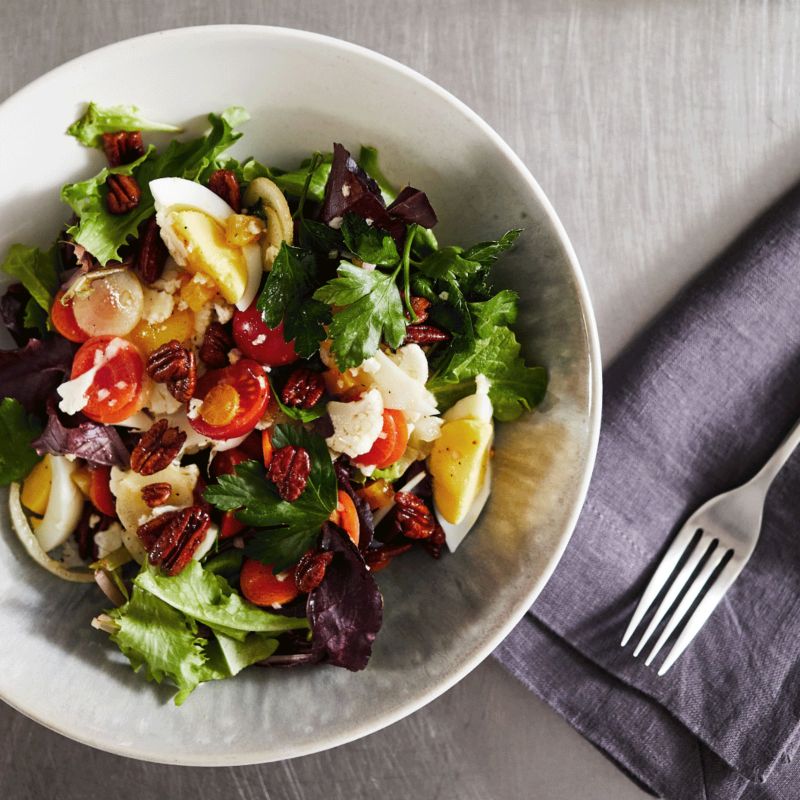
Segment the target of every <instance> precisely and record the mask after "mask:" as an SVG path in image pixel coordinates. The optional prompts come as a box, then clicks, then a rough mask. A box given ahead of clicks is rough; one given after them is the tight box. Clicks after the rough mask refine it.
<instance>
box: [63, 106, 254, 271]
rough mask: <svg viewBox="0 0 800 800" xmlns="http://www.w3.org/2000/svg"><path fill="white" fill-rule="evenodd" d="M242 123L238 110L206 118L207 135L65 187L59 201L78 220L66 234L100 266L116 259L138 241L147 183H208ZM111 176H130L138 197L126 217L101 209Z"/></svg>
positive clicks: (149, 207) (147, 202) (149, 205)
mask: <svg viewBox="0 0 800 800" xmlns="http://www.w3.org/2000/svg"><path fill="white" fill-rule="evenodd" d="M247 119H248V114H247V112H246V111H245V110H244V109H243V108H239V107H237V106H234V107H232V108H229V109H227V110H226V111H223V112H222V114H209V115H208V121H209V122H210V123H211V130H210V131H209V132H208V133H207V134H205V135H204V136H200V137H199V138H197V139H190V140H189V141H185V142H179V141H177V140H176V141H172V142H171V143H170V144H169V146H168V147H167V149H166V150H164V152H163V153H159V152H157V151H156V149H155V148H154V147H152V146H151V147H150V148H149V149H148V150H147V152H146V153H145V154H144V155H143V156H142V157H141V158H139V159H138V160H136V161H134V162H133V163H131V164H124V165H122V166H119V167H113V168H109V167H106V168H105V169H103V170H101V171H100V172H99V173H98V174H97V175H95V176H94V177H93V178H89V179H88V180H85V181H80V182H79V183H71V184H67V185H66V186H64V187H63V188H62V190H61V199H62V200H63V201H64V202H65V203H67V205H69V206H70V208H71V209H72V210H73V211H74V212H75V214H77V216H78V218H79V219H78V222H77V223H76V224H74V225H72V226H71V227H70V228H69V229H68V230H67V233H68V234H70V235H71V236H72V237H73V239H74V240H75V241H76V242H77V243H78V244H80V245H83V247H85V248H86V249H87V250H88V251H89V252H90V253H91V254H92V255H93V256H94V257H95V258H96V259H97V260H98V261H99V262H100V263H101V264H107V263H108V262H109V261H112V260H115V259H119V257H120V249H121V248H122V246H123V245H124V244H125V243H126V242H127V241H128V240H129V239H135V238H136V237H137V235H138V230H139V226H140V225H141V224H142V222H144V221H145V220H146V219H148V218H149V217H151V216H152V215H153V213H154V205H153V196H152V194H151V193H150V186H149V184H150V181H152V180H155V179H156V178H164V177H178V178H187V179H188V180H193V181H197V180H205V179H207V178H208V176H209V175H210V174H211V172H212V171H213V170H214V168H215V167H216V164H217V160H218V158H219V156H220V154H221V153H223V152H224V151H225V150H227V149H228V148H229V147H230V146H231V145H232V144H233V143H234V142H235V141H237V140H238V139H239V138H240V137H241V135H242V134H241V132H239V131H236V130H234V129H235V128H236V127H237V126H238V125H241V124H242V123H243V122H245V121H246V120H247ZM114 173H116V174H122V175H132V176H133V177H134V178H136V181H137V183H138V184H139V188H140V189H141V192H142V194H141V198H140V200H139V205H138V206H136V208H135V209H133V211H130V212H128V213H127V214H121V215H114V214H111V213H110V212H109V211H108V208H107V207H106V203H105V198H106V194H107V190H106V180H107V178H108V176H109V175H111V174H114Z"/></svg>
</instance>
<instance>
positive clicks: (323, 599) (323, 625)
mask: <svg viewBox="0 0 800 800" xmlns="http://www.w3.org/2000/svg"><path fill="white" fill-rule="evenodd" d="M322 549H323V550H326V551H329V552H332V553H333V554H334V556H333V559H332V561H331V563H330V564H329V565H328V569H327V570H326V571H325V577H324V578H323V580H322V583H321V584H320V585H319V586H318V587H317V588H316V589H313V590H312V591H311V593H310V594H309V595H308V606H307V610H308V621H309V623H310V624H311V631H312V633H313V651H312V652H314V653H316V654H319V655H320V657H321V660H324V661H326V662H327V663H329V664H333V665H334V666H336V667H344V668H345V669H349V670H352V671H354V672H355V671H358V670H361V669H364V667H366V666H367V662H368V661H369V657H370V655H371V654H372V643H373V642H374V641H375V637H376V636H377V634H378V631H379V630H380V628H381V623H382V622H383V597H382V595H381V593H380V590H379V589H378V585H377V584H376V583H375V579H374V578H373V577H372V573H371V572H370V571H369V569H368V568H367V565H366V563H365V562H364V559H363V557H362V555H361V553H360V552H359V549H358V548H357V547H356V546H355V545H354V544H353V542H352V541H351V540H350V537H349V536H348V535H347V534H346V533H345V532H344V531H343V530H342V529H341V528H339V527H338V526H337V525H334V524H333V523H330V522H326V523H325V524H324V525H323V526H322Z"/></svg>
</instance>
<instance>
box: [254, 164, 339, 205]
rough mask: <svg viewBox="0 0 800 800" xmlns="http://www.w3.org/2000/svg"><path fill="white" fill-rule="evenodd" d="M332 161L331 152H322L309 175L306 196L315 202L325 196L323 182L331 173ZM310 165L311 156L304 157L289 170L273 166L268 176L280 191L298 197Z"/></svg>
mask: <svg viewBox="0 0 800 800" xmlns="http://www.w3.org/2000/svg"><path fill="white" fill-rule="evenodd" d="M332 161H333V153H324V154H323V155H322V159H321V160H320V162H319V163H318V164H317V166H316V167H315V168H314V172H313V173H312V175H311V180H310V181H309V183H308V193H307V197H308V199H309V200H313V201H314V202H315V203H321V202H322V198H323V197H324V196H325V184H326V183H327V182H328V175H330V173H331V162H332ZM310 166H311V158H306V159H304V160H303V161H302V162H301V163H300V166H299V167H298V168H297V169H295V170H291V171H289V172H284V171H283V170H281V169H277V168H275V167H273V168H272V170H271V175H270V176H269V177H271V178H272V180H273V181H275V183H276V184H277V185H278V187H279V188H280V190H281V191H282V192H285V193H286V194H288V195H291V196H292V197H300V196H301V195H302V194H303V189H304V187H305V185H306V180H307V178H308V170H309V167H310Z"/></svg>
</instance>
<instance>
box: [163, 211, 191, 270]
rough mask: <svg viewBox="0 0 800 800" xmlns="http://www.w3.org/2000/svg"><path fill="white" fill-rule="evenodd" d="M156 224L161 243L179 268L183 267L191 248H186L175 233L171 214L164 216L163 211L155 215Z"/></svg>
mask: <svg viewBox="0 0 800 800" xmlns="http://www.w3.org/2000/svg"><path fill="white" fill-rule="evenodd" d="M156 223H157V225H158V227H159V228H160V230H161V241H162V242H164V244H165V245H166V246H167V250H168V251H169V254H170V255H171V256H172V257H173V258H174V259H175V263H176V264H177V265H178V266H179V267H185V266H186V262H187V260H188V258H187V256H188V255H189V252H190V251H191V248H187V247H186V246H185V245H184V243H183V242H182V241H181V238H180V237H179V236H178V234H177V233H176V232H175V227H174V225H175V219H174V215H173V214H165V213H164V211H163V209H159V210H158V212H157V213H156Z"/></svg>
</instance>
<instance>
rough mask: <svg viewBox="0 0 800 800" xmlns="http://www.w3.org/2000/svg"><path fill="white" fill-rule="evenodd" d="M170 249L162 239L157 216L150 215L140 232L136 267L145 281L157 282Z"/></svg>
mask: <svg viewBox="0 0 800 800" xmlns="http://www.w3.org/2000/svg"><path fill="white" fill-rule="evenodd" d="M168 255H169V251H168V250H167V246H166V245H165V244H164V242H163V241H162V239H161V232H160V231H159V228H158V223H157V222H156V218H155V217H150V219H148V220H147V221H146V222H145V223H144V225H143V226H142V228H141V229H140V232H139V253H138V255H137V256H136V269H137V271H138V272H139V277H140V278H141V279H142V280H143V281H144V282H145V283H155V282H156V281H157V280H158V279H159V278H160V277H161V274H162V273H163V272H164V265H165V264H166V263H167V256H168Z"/></svg>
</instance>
